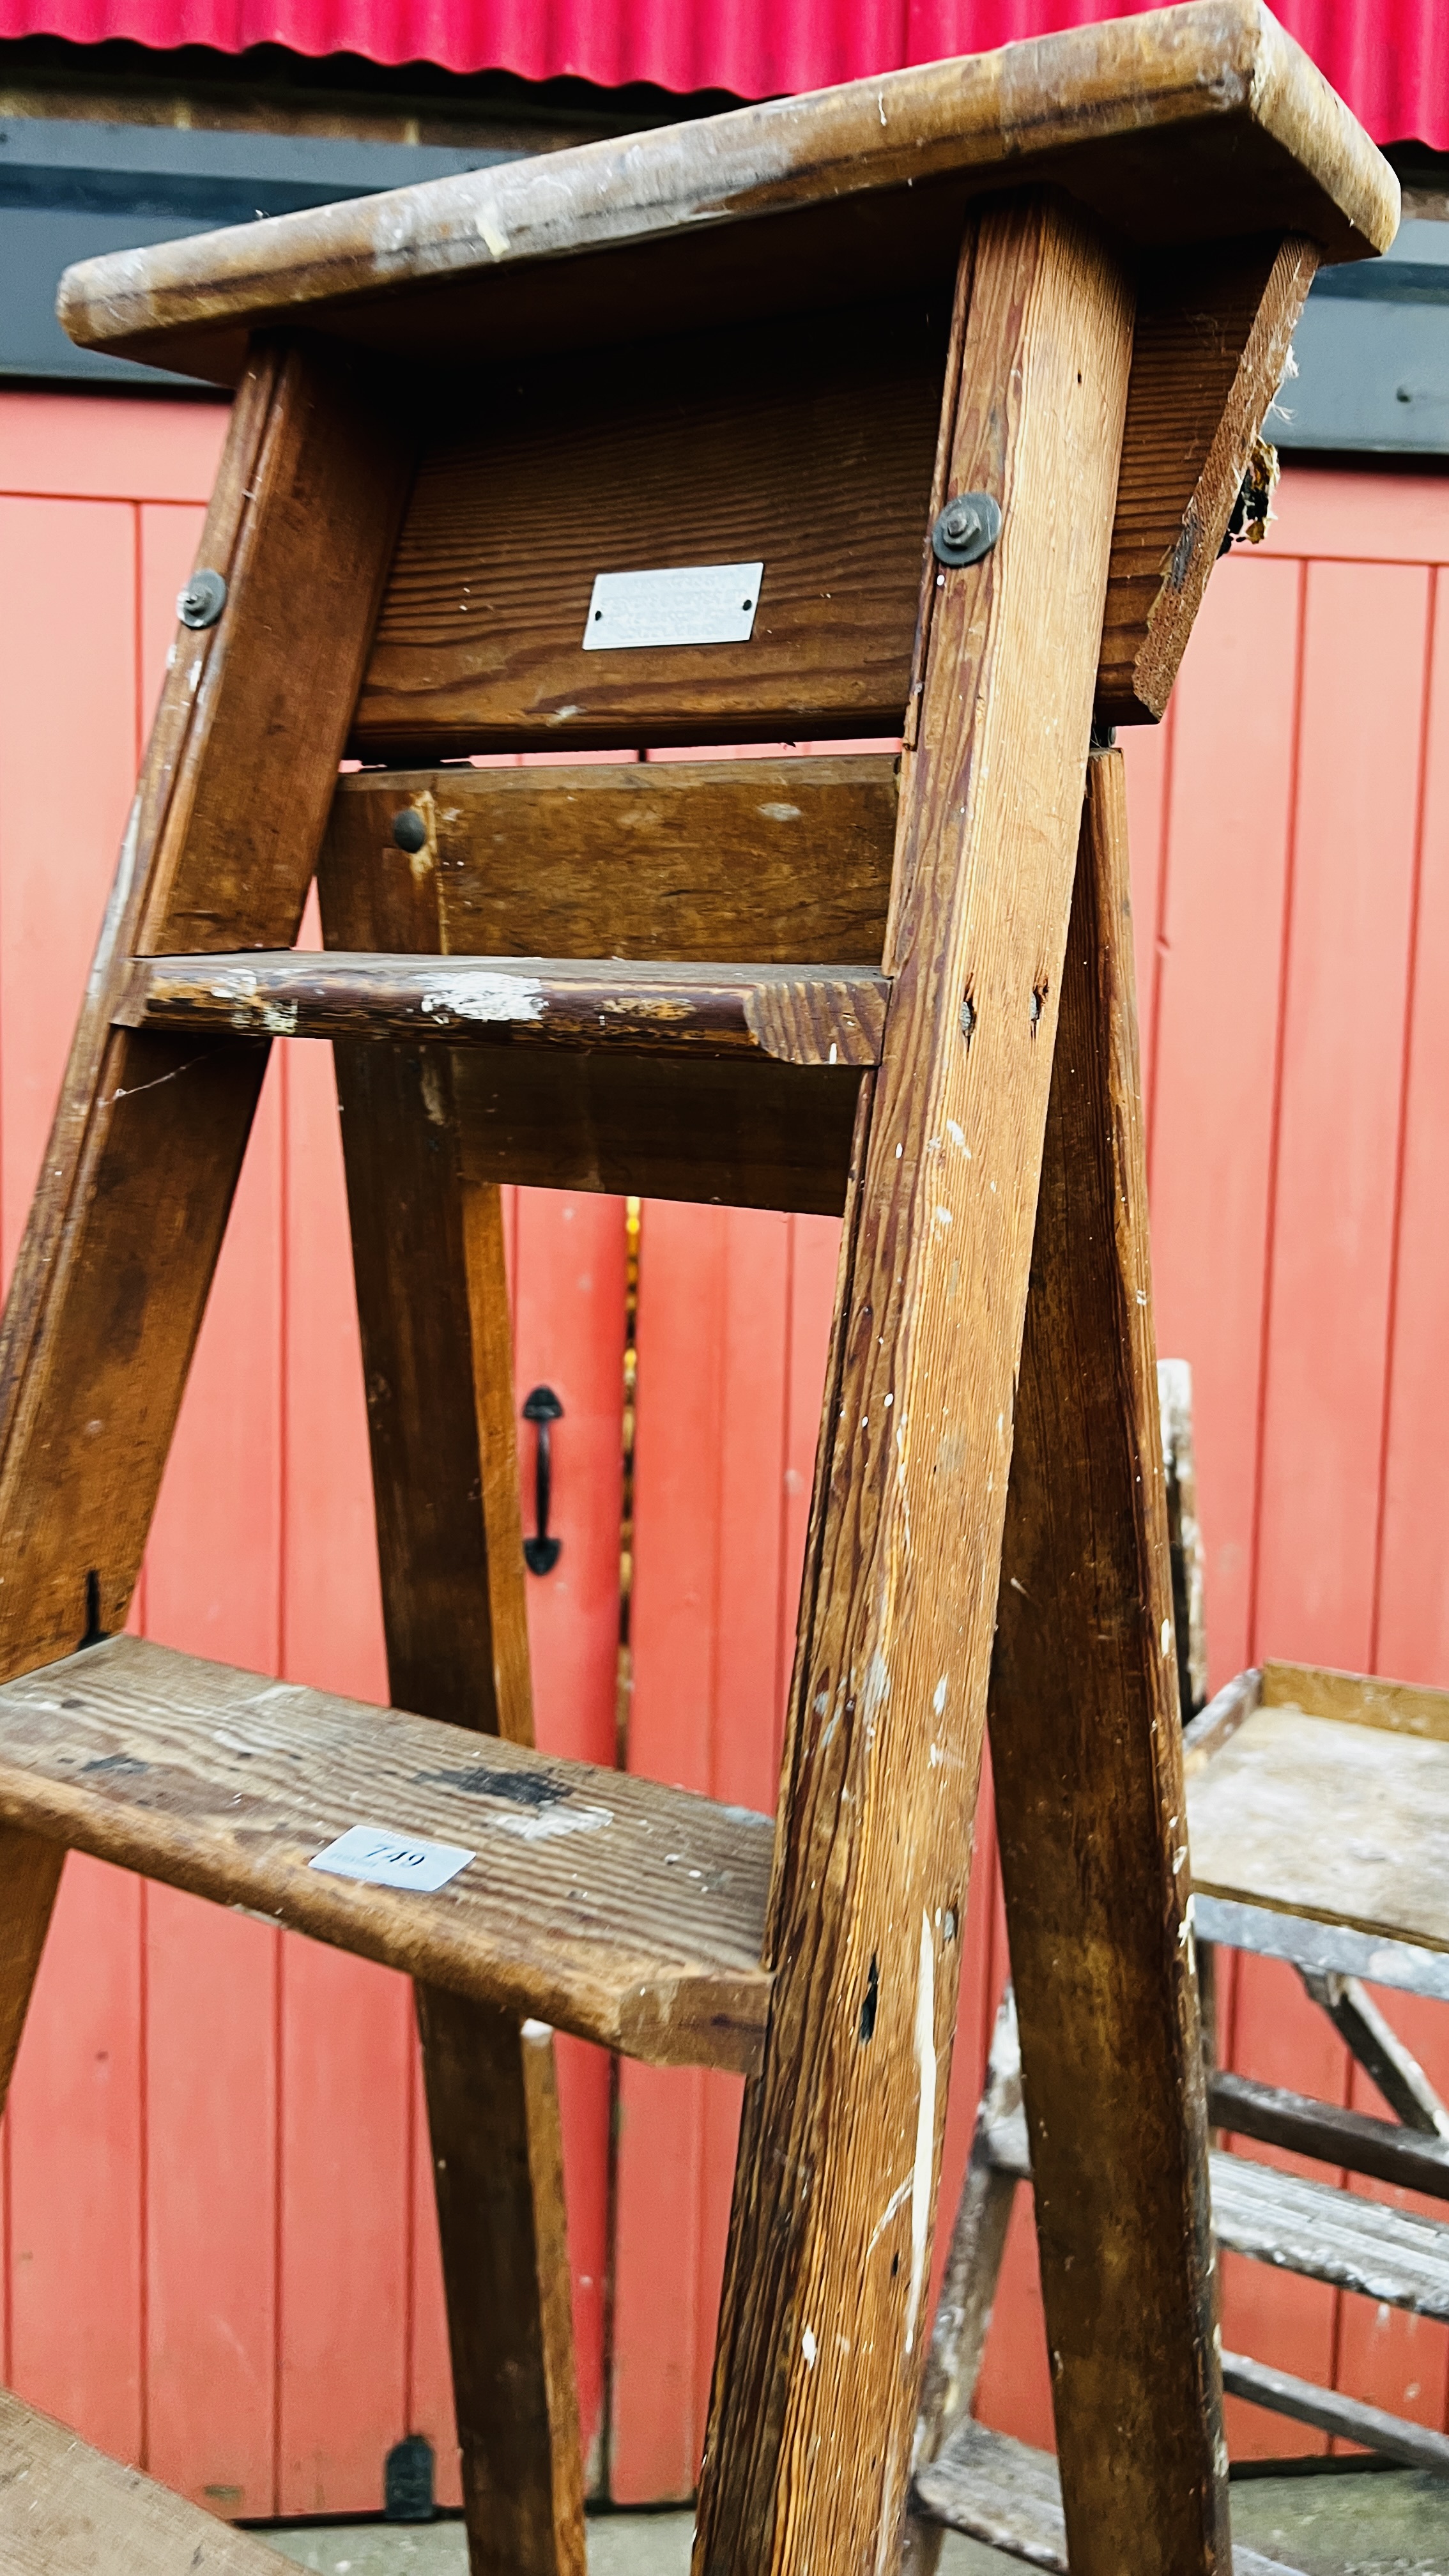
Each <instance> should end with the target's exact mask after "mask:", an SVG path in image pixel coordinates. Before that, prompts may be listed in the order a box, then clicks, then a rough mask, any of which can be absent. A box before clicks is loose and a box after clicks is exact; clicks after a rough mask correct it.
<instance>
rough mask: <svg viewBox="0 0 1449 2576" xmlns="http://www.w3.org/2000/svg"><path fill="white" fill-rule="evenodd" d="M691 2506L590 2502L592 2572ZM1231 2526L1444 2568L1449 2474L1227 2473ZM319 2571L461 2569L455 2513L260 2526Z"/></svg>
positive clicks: (1342, 2552)
mask: <svg viewBox="0 0 1449 2576" xmlns="http://www.w3.org/2000/svg"><path fill="white" fill-rule="evenodd" d="M693 2528H694V2517H693V2515H692V2514H689V2513H609V2514H595V2515H592V2516H591V2517H590V2521H589V2576H688V2568H689V2543H690V2535H691V2533H692V2531H693ZM1233 2536H1234V2538H1235V2539H1236V2540H1239V2541H1242V2542H1244V2543H1245V2544H1246V2546H1247V2547H1249V2548H1251V2549H1257V2550H1260V2551H1261V2552H1262V2554H1263V2555H1264V2557H1266V2558H1275V2559H1277V2560H1279V2561H1280V2563H1281V2564H1283V2565H1284V2566H1287V2567H1290V2568H1295V2569H1297V2570H1298V2571H1299V2576H1449V2480H1446V2479H1444V2478H1433V2477H1421V2476H1418V2475H1416V2474H1415V2473H1414V2472H1413V2471H1412V2470H1408V2469H1392V2470H1374V2471H1371V2472H1370V2471H1365V2472H1362V2473H1356V2474H1352V2475H1344V2474H1342V2473H1329V2474H1325V2475H1321V2476H1316V2477H1287V2478H1242V2479H1235V2481H1234V2484H1233ZM257 2537H258V2539H260V2540H265V2541H266V2542H267V2543H268V2545H269V2546H270V2547H271V2548H273V2549H275V2550H277V2551H278V2552H279V2554H280V2555H281V2556H282V2557H283V2558H284V2559H288V2560H290V2561H291V2563H292V2565H293V2566H294V2567H307V2568H311V2569H313V2570H314V2571H315V2576H467V2571H468V2555H467V2550H466V2548H465V2546H464V2541H463V2528H462V2525H461V2523H457V2522H434V2523H427V2524H422V2525H419V2524H412V2525H408V2524H406V2523H381V2522H368V2523H334V2524H332V2525H330V2526H329V2527H328V2528H326V2529H323V2528H321V2527H315V2526H314V2527H313V2528H311V2529H309V2530H299V2529H298V2528H297V2527H296V2526H295V2525H294V2526H293V2527H292V2528H291V2529H290V2530H272V2531H266V2532H258V2534H257ZM1017 2564H1018V2562H1017V2561H1016V2560H1013V2559H1009V2558H1003V2557H1001V2556H999V2555H998V2553H997V2552H996V2551H995V2550H994V2549H982V2548H980V2547H978V2546H977V2544H976V2542H975V2541H971V2540H961V2539H958V2538H956V2537H955V2535H954V2534H953V2535H952V2536H951V2538H950V2539H949V2540H948V2541H947V2544H946V2547H945V2550H944V2551H943V2553H942V2557H941V2576H1007V2571H1008V2570H1009V2569H1011V2568H1012V2567H1014V2566H1015V2565H1017Z"/></svg>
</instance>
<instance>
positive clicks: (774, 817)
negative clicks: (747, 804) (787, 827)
mask: <svg viewBox="0 0 1449 2576" xmlns="http://www.w3.org/2000/svg"><path fill="white" fill-rule="evenodd" d="M756 810H757V812H759V813H761V814H763V815H764V818H765V820H766V822H767V823H798V822H799V820H800V808H799V806H798V805H761V806H759V807H757V809H756Z"/></svg>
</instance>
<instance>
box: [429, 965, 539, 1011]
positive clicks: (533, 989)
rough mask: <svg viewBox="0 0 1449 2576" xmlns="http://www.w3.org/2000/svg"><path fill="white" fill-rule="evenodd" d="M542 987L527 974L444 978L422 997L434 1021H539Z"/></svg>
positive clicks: (452, 976) (446, 976)
mask: <svg viewBox="0 0 1449 2576" xmlns="http://www.w3.org/2000/svg"><path fill="white" fill-rule="evenodd" d="M543 1008H544V1004H543V986H542V985H541V984H539V983H537V982H535V980H534V978H533V977H532V976H531V975H445V976H443V977H441V978H440V979H439V981H438V982H437V983H435V984H433V985H432V986H431V987H430V989H429V990H428V991H427V992H426V993H425V994H424V995H423V1010H424V1013H425V1014H426V1015H427V1017H429V1018H430V1019H436V1020H505V1021H506V1020H541V1019H542V1018H543Z"/></svg>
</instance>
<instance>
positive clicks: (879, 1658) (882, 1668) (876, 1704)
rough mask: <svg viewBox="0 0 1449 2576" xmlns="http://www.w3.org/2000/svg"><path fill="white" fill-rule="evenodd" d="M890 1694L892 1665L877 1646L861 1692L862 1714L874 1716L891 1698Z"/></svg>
mask: <svg viewBox="0 0 1449 2576" xmlns="http://www.w3.org/2000/svg"><path fill="white" fill-rule="evenodd" d="M890 1695H891V1676H890V1667H889V1665H888V1664H887V1662H886V1659H885V1657H884V1655H883V1654H882V1653H881V1651H880V1649H879V1647H877V1648H876V1651H875V1653H874V1654H873V1655H872V1656H871V1659H870V1662H869V1663H868V1664H867V1666H866V1670H865V1683H864V1686H863V1688H862V1690H861V1694H860V1705H861V1712H862V1714H863V1715H864V1716H865V1717H868V1718H869V1717H874V1715H875V1713H876V1710H877V1709H878V1708H880V1707H881V1706H882V1705H883V1703H884V1702H885V1701H886V1700H888V1699H889V1698H890Z"/></svg>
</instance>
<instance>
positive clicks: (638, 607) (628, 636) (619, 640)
mask: <svg viewBox="0 0 1449 2576" xmlns="http://www.w3.org/2000/svg"><path fill="white" fill-rule="evenodd" d="M764 570H765V567H764V565H763V564H762V563H744V564H677V565H673V566H671V567H670V569H669V570H667V571H663V572H601V573H597V574H596V575H595V577H594V592H593V597H592V598H591V600H590V601H589V614H588V618H587V620H586V622H585V626H584V651H585V652H586V653H627V652H632V651H634V650H636V649H637V648H638V647H639V646H640V645H642V644H748V642H749V640H750V636H751V634H752V633H753V631H754V624H755V610H756V608H757V607H758V605H759V599H760V582H761V579H762V577H763V574H764Z"/></svg>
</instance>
